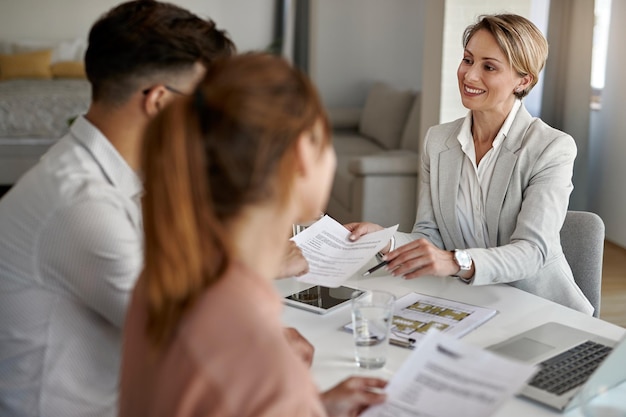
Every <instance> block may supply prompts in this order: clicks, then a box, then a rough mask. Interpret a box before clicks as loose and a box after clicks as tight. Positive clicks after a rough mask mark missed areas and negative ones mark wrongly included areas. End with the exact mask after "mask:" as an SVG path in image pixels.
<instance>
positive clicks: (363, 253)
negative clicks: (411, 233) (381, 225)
mask: <svg viewBox="0 0 626 417" xmlns="http://www.w3.org/2000/svg"><path fill="white" fill-rule="evenodd" d="M397 229H398V225H395V226H392V227H388V228H386V229H383V230H380V231H378V232H374V233H368V234H366V235H365V236H362V237H361V238H360V239H359V240H357V241H356V242H352V241H351V240H349V239H348V237H349V236H350V231H348V229H346V228H345V227H343V225H341V224H340V223H339V222H337V221H336V220H335V219H333V218H332V217H330V216H328V215H326V216H324V217H322V218H321V219H320V220H318V221H317V222H315V223H313V224H312V225H311V226H309V227H308V228H306V229H305V230H304V231H302V232H300V233H298V234H297V235H295V236H294V237H293V238H292V239H291V240H293V241H294V242H295V243H296V245H298V247H299V248H300V250H301V251H302V254H303V255H304V257H305V258H306V260H307V262H308V263H309V272H307V273H306V274H304V275H302V276H299V277H298V278H297V280H298V281H302V282H306V283H309V284H316V285H323V286H326V287H333V288H334V287H338V286H340V285H341V284H342V283H343V282H344V281H346V280H347V279H348V278H350V277H351V276H352V275H354V274H355V273H356V272H357V271H358V270H359V269H360V268H362V267H363V265H365V264H366V263H367V262H368V261H369V260H371V259H372V258H373V257H374V256H375V255H376V253H377V252H378V251H380V250H381V249H383V248H384V247H385V246H387V244H388V243H389V240H391V237H392V236H393V234H394V233H395V231H396V230H397Z"/></svg>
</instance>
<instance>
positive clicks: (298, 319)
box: [276, 263, 626, 417]
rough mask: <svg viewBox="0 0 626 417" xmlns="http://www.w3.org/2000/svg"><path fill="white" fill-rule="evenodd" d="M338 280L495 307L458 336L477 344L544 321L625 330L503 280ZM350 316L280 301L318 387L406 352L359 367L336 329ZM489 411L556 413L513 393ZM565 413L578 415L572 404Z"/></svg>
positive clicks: (291, 283)
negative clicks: (308, 349) (308, 350)
mask: <svg viewBox="0 0 626 417" xmlns="http://www.w3.org/2000/svg"><path fill="white" fill-rule="evenodd" d="M371 265H373V263H372V264H371ZM371 265H367V267H370V266H371ZM365 269H366V268H364V269H363V270H365ZM344 285H346V286H350V287H355V288H368V289H384V290H387V291H389V292H391V293H394V294H395V295H396V296H398V297H400V296H402V295H404V294H407V293H409V292H419V293H423V294H428V295H433V296H437V297H442V298H448V299H452V300H457V301H462V302H466V303H469V304H474V305H478V306H486V307H491V308H495V309H497V310H498V314H497V315H496V316H495V317H494V318H492V319H491V320H489V321H488V322H487V323H485V324H483V325H482V326H480V327H479V328H478V329H476V330H474V331H473V332H471V333H469V334H468V335H466V336H465V337H463V340H464V341H466V342H468V343H471V344H473V345H476V346H481V347H485V346H489V345H492V344H494V343H497V342H500V341H502V340H504V339H506V338H508V337H510V336H513V335H515V334H517V333H520V332H522V331H524V330H527V329H530V328H532V327H535V326H538V325H540V324H543V323H546V322H549V321H554V322H560V323H563V324H566V325H569V326H572V327H577V328H580V329H583V330H586V331H591V332H594V333H597V334H600V335H602V336H604V337H607V338H609V339H613V340H619V339H621V338H622V337H623V336H624V334H625V333H626V329H624V328H622V327H619V326H616V325H613V324H611V323H608V322H606V321H602V320H599V319H596V318H593V317H590V316H586V315H584V314H582V313H579V312H577V311H575V310H572V309H569V308H567V307H563V306H561V305H559V304H556V303H553V302H551V301H548V300H545V299H543V298H540V297H537V296H535V295H532V294H530V293H527V292H525V291H521V290H518V289H517V288H514V287H511V286H509V285H505V284H499V285H490V286H482V287H472V286H468V285H466V284H464V283H462V282H460V281H459V280H458V279H456V278H435V277H425V278H418V279H413V280H404V279H402V278H397V277H393V276H390V275H386V274H385V272H384V271H378V272H376V273H374V274H372V275H370V276H367V277H361V276H360V273H359V274H357V275H355V276H354V277H352V278H350V280H348V281H347V282H346V283H345V284H344ZM307 286H308V285H306V284H302V283H299V282H297V281H295V280H293V279H286V280H278V281H277V282H276V288H277V289H278V291H279V292H280V293H281V294H282V295H288V294H291V293H294V292H297V291H298V290H300V289H303V288H306V287H307ZM350 320H351V316H350V307H349V303H347V304H346V306H344V307H341V308H339V309H338V310H336V311H333V312H330V313H328V314H326V315H319V314H315V313H312V312H309V311H305V310H301V309H298V308H294V307H290V306H285V309H284V312H283V322H284V324H285V325H286V326H291V327H295V328H296V329H298V330H299V331H300V333H302V334H303V335H304V337H306V338H307V339H308V340H309V341H310V342H311V343H312V344H313V345H314V346H315V358H314V361H313V366H312V369H311V371H312V374H313V378H314V379H315V381H316V382H317V384H318V386H319V388H320V389H321V390H326V389H328V388H331V387H332V386H334V385H335V384H337V383H338V382H340V381H342V380H343V379H345V378H347V377H348V376H351V375H364V376H365V375H366V376H378V377H381V378H384V379H389V378H390V377H391V376H392V375H393V373H394V372H395V371H396V370H397V369H398V368H399V367H400V366H401V365H402V362H403V361H404V359H405V358H406V357H407V356H408V354H409V353H410V350H409V349H406V348H402V347H398V346H393V345H392V346H389V351H388V358H387V364H386V365H385V367H384V368H383V369H380V370H375V371H371V370H364V369H361V368H359V367H358V366H357V365H356V363H355V362H354V353H353V346H354V345H353V341H352V335H351V334H349V333H348V332H345V331H342V330H340V328H341V327H342V326H343V325H344V324H346V323H348V322H349V321H350ZM495 415H496V416H506V417H515V416H525V417H526V416H533V417H535V416H536V417H540V416H555V415H561V414H560V413H558V412H556V411H554V410H552V409H550V408H547V407H544V406H541V405H539V404H537V403H534V402H532V401H529V400H526V399H523V398H518V397H515V398H511V399H510V400H509V401H507V403H505V404H504V405H503V406H502V407H501V408H500V409H499V410H498V411H497V412H496V414H495ZM566 415H567V416H570V417H576V416H582V414H581V413H580V411H579V410H578V409H574V410H572V411H570V412H569V413H567V414H566Z"/></svg>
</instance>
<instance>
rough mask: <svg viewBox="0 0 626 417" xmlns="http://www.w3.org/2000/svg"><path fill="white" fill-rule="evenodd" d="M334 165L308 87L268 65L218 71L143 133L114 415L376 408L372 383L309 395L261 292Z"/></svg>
mask: <svg viewBox="0 0 626 417" xmlns="http://www.w3.org/2000/svg"><path fill="white" fill-rule="evenodd" d="M335 164H336V160H335V154H334V151H333V147H332V144H331V142H330V135H329V126H328V121H327V119H326V115H325V113H324V110H323V108H322V105H321V103H320V100H319V97H318V95H317V93H316V91H315V89H314V87H313V86H312V84H311V83H310V81H309V80H308V79H307V78H306V77H305V76H303V75H302V74H301V73H300V72H298V71H297V70H296V69H293V68H292V67H291V66H290V65H289V64H288V63H286V62H285V61H284V60H282V59H280V58H277V57H273V56H270V55H265V54H248V55H240V56H237V57H234V58H229V59H226V60H222V61H219V62H217V63H216V64H215V65H214V66H212V67H211V68H210V69H209V71H208V73H207V74H206V77H205V79H204V80H203V81H202V82H201V83H200V85H199V86H198V88H197V90H196V91H195V93H194V94H192V95H191V96H186V97H181V98H179V99H178V100H177V101H175V102H174V103H172V104H171V105H170V106H168V107H167V108H166V109H164V110H163V111H162V112H161V114H160V115H159V116H158V117H157V118H156V119H155V120H154V121H153V123H152V124H151V126H150V127H149V129H148V133H147V136H146V146H145V151H144V155H143V167H144V175H145V178H146V184H145V195H144V198H143V204H142V206H143V212H144V228H145V266H144V271H143V274H142V276H141V278H140V280H139V282H138V284H137V286H136V289H135V292H134V294H133V300H132V304H131V308H130V311H129V313H128V316H127V321H126V327H125V334H124V336H125V340H124V353H123V354H124V356H123V364H122V378H121V396H120V416H121V417H126V416H181V417H182V416H238V417H244V416H266V415H267V416H269V415H271V416H325V415H329V416H356V415H357V414H358V413H359V412H360V411H362V410H363V409H364V408H366V407H367V406H369V405H371V404H375V403H379V402H382V401H383V400H384V395H382V394H378V393H375V392H373V391H376V389H377V388H382V387H383V386H384V385H385V382H384V381H382V380H379V379H376V378H357V377H354V378H350V379H348V380H346V381H344V382H342V383H340V384H339V385H338V386H336V387H335V388H333V389H331V390H329V391H327V392H325V393H322V394H320V393H318V392H317V390H316V388H315V386H314V384H313V381H312V379H311V376H310V374H309V370H308V369H307V365H306V363H305V362H304V361H303V360H302V359H301V358H299V357H298V356H297V354H296V353H295V352H294V350H293V349H292V348H290V346H289V344H288V342H287V340H286V339H285V337H284V334H283V328H282V325H281V322H280V314H281V308H282V302H281V299H280V296H279V295H278V294H277V293H276V292H275V290H274V288H273V285H272V280H273V279H274V277H275V276H276V275H277V274H278V271H279V269H280V267H281V262H282V254H283V253H284V252H285V250H286V246H287V245H288V240H287V239H285V236H286V235H288V233H289V230H290V228H291V225H292V224H293V223H297V222H298V221H301V220H304V219H309V218H313V217H315V216H316V215H317V213H319V212H320V211H323V209H324V208H325V205H326V202H327V200H328V195H329V192H330V187H331V182H332V178H333V174H334V170H335Z"/></svg>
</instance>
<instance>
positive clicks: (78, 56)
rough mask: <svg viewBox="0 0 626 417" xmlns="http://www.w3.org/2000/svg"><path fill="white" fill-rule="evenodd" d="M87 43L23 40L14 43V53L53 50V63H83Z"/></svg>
mask: <svg viewBox="0 0 626 417" xmlns="http://www.w3.org/2000/svg"><path fill="white" fill-rule="evenodd" d="M86 47H87V44H86V41H85V40H83V39H81V38H74V39H69V40H65V41H42V40H28V39H26V40H21V41H18V42H14V43H13V52H14V53H24V52H35V51H41V50H42V49H51V50H52V57H51V62H52V63H55V62H62V61H82V60H83V58H84V56H85V49H86Z"/></svg>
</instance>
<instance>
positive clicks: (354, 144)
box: [333, 130, 383, 156]
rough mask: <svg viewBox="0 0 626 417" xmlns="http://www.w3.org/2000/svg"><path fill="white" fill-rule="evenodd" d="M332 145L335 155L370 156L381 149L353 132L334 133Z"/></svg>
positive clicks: (371, 141) (376, 144)
mask: <svg viewBox="0 0 626 417" xmlns="http://www.w3.org/2000/svg"><path fill="white" fill-rule="evenodd" d="M333 145H334V146H335V151H336V152H337V155H346V156H354V155H358V156H361V155H371V154H373V153H376V152H380V151H382V150H383V148H382V147H381V146H380V145H379V144H378V143H376V142H374V141H373V140H369V139H367V138H365V137H363V136H361V135H359V134H358V133H356V132H353V131H341V130H339V131H335V132H334V138H333Z"/></svg>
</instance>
